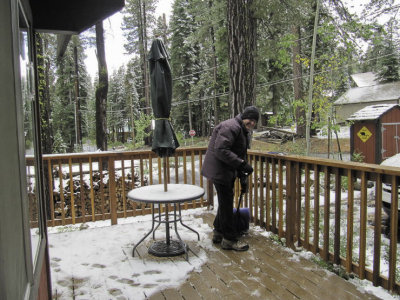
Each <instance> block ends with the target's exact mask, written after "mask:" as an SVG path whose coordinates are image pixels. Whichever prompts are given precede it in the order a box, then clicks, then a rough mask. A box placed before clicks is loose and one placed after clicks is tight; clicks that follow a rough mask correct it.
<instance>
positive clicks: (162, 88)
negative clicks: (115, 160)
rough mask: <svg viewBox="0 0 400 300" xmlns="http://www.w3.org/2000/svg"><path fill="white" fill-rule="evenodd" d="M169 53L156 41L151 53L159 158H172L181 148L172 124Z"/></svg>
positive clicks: (152, 95) (152, 98)
mask: <svg viewBox="0 0 400 300" xmlns="http://www.w3.org/2000/svg"><path fill="white" fill-rule="evenodd" d="M168 58H169V56H168V53H167V51H166V49H165V47H164V44H163V42H162V41H161V40H158V39H156V40H154V41H153V43H152V45H151V49H150V53H149V57H148V59H149V64H150V85H151V105H152V108H153V113H154V117H155V128H154V131H153V144H152V151H153V152H155V153H157V155H158V156H159V157H166V156H171V155H172V154H174V152H175V149H176V148H178V147H179V143H178V139H177V138H176V135H175V132H174V129H173V128H172V125H171V122H170V112H171V100H172V77H171V69H170V66H169V63H168Z"/></svg>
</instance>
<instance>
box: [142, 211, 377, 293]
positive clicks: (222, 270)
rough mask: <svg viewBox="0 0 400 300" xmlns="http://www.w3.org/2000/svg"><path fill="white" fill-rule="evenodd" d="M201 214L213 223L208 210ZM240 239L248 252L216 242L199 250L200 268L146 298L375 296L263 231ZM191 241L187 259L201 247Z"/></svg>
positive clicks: (210, 223)
mask: <svg viewBox="0 0 400 300" xmlns="http://www.w3.org/2000/svg"><path fill="white" fill-rule="evenodd" d="M202 217H203V219H204V221H205V222H207V223H208V224H209V225H210V226H211V225H212V221H213V218H214V216H213V215H212V214H211V213H210V214H204V215H203V216H202ZM210 239H211V236H210ZM244 240H245V241H246V242H248V243H249V245H250V250H249V251H247V252H235V251H225V250H222V249H221V248H220V246H215V248H216V249H218V250H217V251H210V250H208V249H203V250H205V251H206V252H207V255H208V261H207V263H205V264H204V265H203V266H202V268H201V272H192V273H191V274H190V276H189V277H188V278H187V280H186V282H185V283H184V284H182V285H181V286H180V287H179V288H171V289H166V290H163V291H161V292H159V293H156V294H153V295H151V296H150V297H149V298H148V299H151V300H158V299H164V300H165V299H167V300H168V299H171V300H176V299H186V300H196V299H285V300H286V299H307V300H309V299H318V300H319V299H341V300H343V299H379V298H377V297H375V296H374V295H371V294H367V293H362V292H360V291H359V290H358V289H357V287H356V286H355V285H353V284H352V283H350V282H348V281H346V280H344V279H343V278H340V277H339V276H337V275H335V274H333V273H330V272H328V271H326V270H324V269H323V268H321V267H320V266H318V265H317V264H315V263H313V262H310V261H309V260H307V259H305V258H302V257H298V256H297V255H296V256H295V257H298V258H296V259H294V258H293V256H294V254H293V253H291V252H289V251H288V250H287V249H285V248H284V247H283V246H279V245H277V244H274V243H273V242H272V241H271V240H270V239H268V238H266V237H264V236H262V235H257V234H251V235H249V236H248V237H245V238H244ZM189 246H190V247H191V248H192V249H193V252H190V254H189V263H190V257H191V256H192V257H193V256H194V255H196V252H197V251H198V250H199V246H196V245H189ZM196 247H197V249H196ZM142 251H143V249H142ZM142 253H143V252H142ZM144 255H145V254H144ZM164 259H167V258H164ZM168 259H173V260H175V259H178V260H182V259H183V257H182V256H180V257H175V258H168Z"/></svg>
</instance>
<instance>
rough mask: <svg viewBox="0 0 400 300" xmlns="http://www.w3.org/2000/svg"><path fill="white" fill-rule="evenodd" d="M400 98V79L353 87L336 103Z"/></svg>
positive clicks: (335, 103)
mask: <svg viewBox="0 0 400 300" xmlns="http://www.w3.org/2000/svg"><path fill="white" fill-rule="evenodd" d="M399 98H400V81H396V82H390V83H384V84H379V85H373V86H365V87H355V88H351V89H349V90H348V91H347V92H345V93H344V94H343V95H342V96H341V97H340V98H339V99H337V100H336V101H335V102H334V105H345V104H355V103H368V102H379V101H388V100H398V99H399Z"/></svg>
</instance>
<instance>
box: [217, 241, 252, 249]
mask: <svg viewBox="0 0 400 300" xmlns="http://www.w3.org/2000/svg"><path fill="white" fill-rule="evenodd" d="M221 248H222V249H224V250H235V251H247V250H249V245H247V244H246V243H243V242H240V241H230V240H227V239H222V242H221Z"/></svg>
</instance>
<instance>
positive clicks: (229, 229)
mask: <svg viewBox="0 0 400 300" xmlns="http://www.w3.org/2000/svg"><path fill="white" fill-rule="evenodd" d="M234 183H235V181H232V182H231V184H225V185H222V184H218V183H215V182H214V186H215V189H216V190H217V195H218V210H217V216H216V217H215V220H214V229H215V230H216V231H218V232H220V233H222V235H223V236H224V238H225V239H227V240H231V241H235V240H237V238H236V237H237V234H236V231H235V229H234V224H233V187H234Z"/></svg>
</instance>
